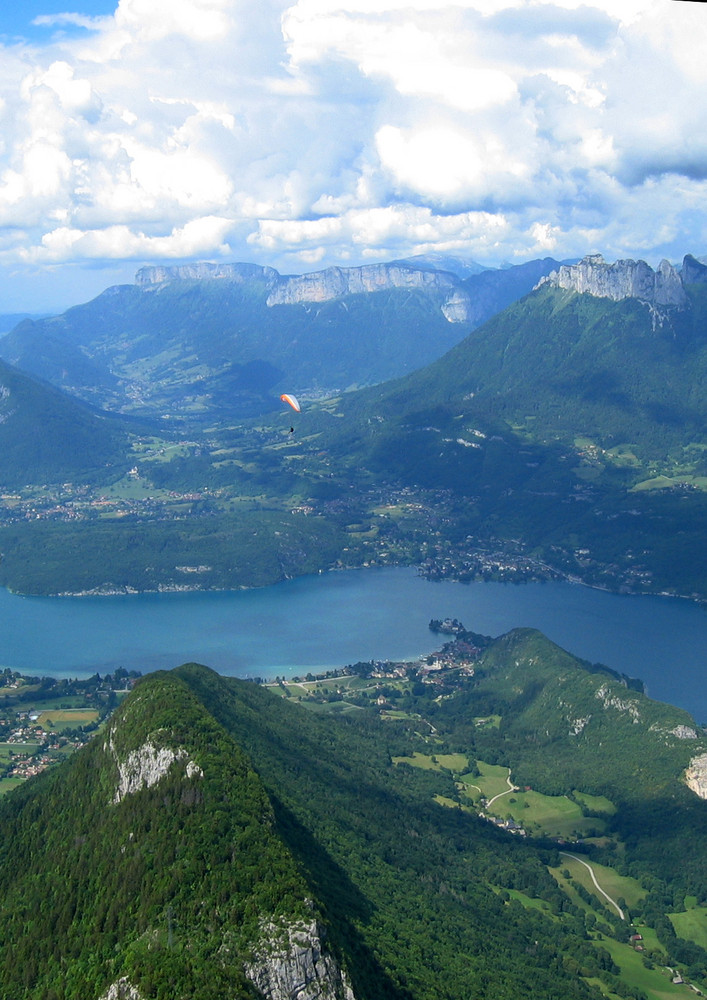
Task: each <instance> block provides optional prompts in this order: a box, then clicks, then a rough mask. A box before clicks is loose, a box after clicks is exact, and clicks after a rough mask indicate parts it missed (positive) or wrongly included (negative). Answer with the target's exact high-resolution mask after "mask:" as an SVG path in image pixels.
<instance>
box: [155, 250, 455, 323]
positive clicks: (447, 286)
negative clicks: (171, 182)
mask: <svg viewBox="0 0 707 1000" xmlns="http://www.w3.org/2000/svg"><path fill="white" fill-rule="evenodd" d="M171 281H233V282H237V283H239V284H247V283H248V282H250V281H260V282H264V283H265V284H266V286H267V288H268V289H269V294H268V298H267V305H268V306H280V305H288V306H289V305H297V304H298V303H300V302H330V301H331V300H333V299H339V298H342V297H343V296H345V295H360V294H366V293H368V292H382V291H387V290H388V289H390V288H411V289H413V288H414V289H421V290H422V291H427V292H442V293H443V295H444V296H445V299H444V302H443V304H442V312H443V313H444V316H445V318H446V319H447V320H448V321H449V322H450V323H464V322H466V321H467V320H469V318H470V301H469V296H468V295H467V293H466V292H465V291H464V290H463V288H461V287H460V285H459V279H457V278H456V277H455V276H454V275H452V274H447V273H445V272H442V271H433V270H430V269H429V268H428V269H426V270H425V269H419V268H416V267H411V266H408V265H405V264H366V265H364V266H363V267H328V268H326V269H325V270H323V271H313V272H312V273H310V274H299V275H292V276H289V277H285V276H282V275H280V274H279V273H278V272H277V271H276V270H275V269H274V268H272V267H259V266H258V265H257V264H209V263H206V262H203V263H197V264H184V265H179V266H174V267H162V266H156V267H143V268H140V270H139V271H138V272H137V274H136V275H135V282H136V284H137V285H139V286H140V287H141V288H143V289H145V290H147V291H149V290H151V289H153V288H157V287H159V286H160V285H163V284H166V283H167V282H171Z"/></svg>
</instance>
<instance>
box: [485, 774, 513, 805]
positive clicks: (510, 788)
mask: <svg viewBox="0 0 707 1000" xmlns="http://www.w3.org/2000/svg"><path fill="white" fill-rule="evenodd" d="M506 781H507V782H508V791H507V792H499V793H498V795H494V797H493V798H492V799H489V800H488V802H487V803H486V808H487V809H488V808H489V806H492V805H493V803H494V802H495V801H496V799H500V798H501V796H502V795H510V794H511V792H517V791H518V786H517V785H514V784H513V782H512V781H511V769H510V767H509V768H508V777H507V778H506Z"/></svg>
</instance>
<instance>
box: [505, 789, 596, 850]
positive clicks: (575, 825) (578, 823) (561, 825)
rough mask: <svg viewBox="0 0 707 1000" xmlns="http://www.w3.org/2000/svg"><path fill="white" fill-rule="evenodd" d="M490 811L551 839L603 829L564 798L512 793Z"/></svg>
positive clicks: (562, 796)
mask: <svg viewBox="0 0 707 1000" xmlns="http://www.w3.org/2000/svg"><path fill="white" fill-rule="evenodd" d="M493 812H494V814H495V815H497V816H500V817H501V818H502V819H506V818H508V817H510V818H511V819H514V820H516V821H517V822H518V823H521V824H522V825H523V826H524V827H525V828H526V829H530V830H532V831H533V832H537V833H542V834H543V835H546V836H550V837H564V838H568V839H569V838H575V837H581V836H582V835H583V834H585V833H588V832H589V831H591V830H597V829H599V830H603V827H604V824H603V821H602V820H600V819H589V818H587V817H585V816H583V815H582V810H581V808H580V806H579V805H578V804H577V803H576V802H572V800H571V799H568V798H567V797H566V796H564V795H543V794H542V793H540V792H534V791H529V792H513V794H512V795H504V796H503V798H501V799H497V801H496V802H494V804H493Z"/></svg>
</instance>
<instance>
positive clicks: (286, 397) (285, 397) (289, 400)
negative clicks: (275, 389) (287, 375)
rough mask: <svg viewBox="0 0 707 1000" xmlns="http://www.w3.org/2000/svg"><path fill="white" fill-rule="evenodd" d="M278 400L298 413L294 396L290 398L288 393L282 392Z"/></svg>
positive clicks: (298, 408) (298, 407) (298, 406)
mask: <svg viewBox="0 0 707 1000" xmlns="http://www.w3.org/2000/svg"><path fill="white" fill-rule="evenodd" d="M280 399H281V400H282V402H283V403H287V404H288V405H289V406H291V407H292V409H293V410H296V411H297V412H298V413H299V412H300V405H299V403H298V402H297V398H296V397H295V396H291V395H290V393H289V392H283V394H282V395H281V396H280Z"/></svg>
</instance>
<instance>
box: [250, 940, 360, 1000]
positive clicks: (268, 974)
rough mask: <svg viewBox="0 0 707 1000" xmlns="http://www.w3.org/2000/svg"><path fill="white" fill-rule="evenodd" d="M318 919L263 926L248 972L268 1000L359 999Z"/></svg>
mask: <svg viewBox="0 0 707 1000" xmlns="http://www.w3.org/2000/svg"><path fill="white" fill-rule="evenodd" d="M323 938H324V929H323V928H322V927H321V926H320V925H319V923H318V922H317V921H316V920H312V921H311V922H310V923H307V922H306V921H304V920H302V921H298V922H297V923H295V924H289V925H288V924H274V923H269V924H267V925H265V926H264V927H263V928H262V931H261V936H260V940H259V941H258V943H257V944H256V946H255V947H254V949H253V956H252V959H251V961H250V962H248V963H247V964H246V966H245V974H246V976H247V978H248V979H249V980H250V982H251V983H252V984H253V986H255V988H256V989H257V990H258V991H259V992H260V993H261V994H262V995H263V996H264V997H265V998H266V1000H356V998H355V996H354V992H353V990H352V989H351V986H350V985H349V982H348V979H347V977H346V973H345V972H344V971H343V969H342V968H341V966H340V965H339V963H338V962H337V960H336V959H335V958H334V956H333V955H331V954H329V953H327V951H326V950H325V948H324V945H323Z"/></svg>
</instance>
